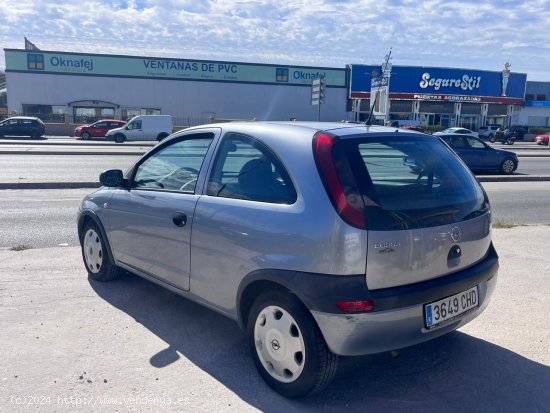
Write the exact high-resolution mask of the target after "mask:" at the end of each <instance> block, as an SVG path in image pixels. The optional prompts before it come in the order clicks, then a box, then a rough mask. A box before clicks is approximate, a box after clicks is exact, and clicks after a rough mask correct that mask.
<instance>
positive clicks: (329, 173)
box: [313, 132, 366, 228]
mask: <svg viewBox="0 0 550 413" xmlns="http://www.w3.org/2000/svg"><path fill="white" fill-rule="evenodd" d="M338 141H339V139H338V137H337V136H335V135H333V134H331V133H328V132H319V133H317V135H316V136H315V139H314V141H313V152H314V155H315V162H316V163H317V169H318V170H319V174H320V175H321V179H322V180H323V184H324V185H325V189H326V191H327V194H328V196H329V198H330V200H331V202H332V205H334V208H335V209H336V212H337V213H338V215H340V217H342V219H343V220H344V221H346V222H347V223H348V224H351V225H353V226H355V227H358V228H366V219H365V203H364V200H363V197H362V195H361V193H360V191H359V189H358V187H357V183H356V182H355V178H354V177H353V173H352V171H351V167H350V165H349V162H348V161H347V159H346V155H345V153H344V150H343V148H338V147H337V145H336V144H337V142H338Z"/></svg>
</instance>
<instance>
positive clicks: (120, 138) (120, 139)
mask: <svg viewBox="0 0 550 413" xmlns="http://www.w3.org/2000/svg"><path fill="white" fill-rule="evenodd" d="M124 140H125V137H124V135H122V134H118V135H115V142H116V143H123V142H124Z"/></svg>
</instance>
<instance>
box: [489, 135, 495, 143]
mask: <svg viewBox="0 0 550 413" xmlns="http://www.w3.org/2000/svg"><path fill="white" fill-rule="evenodd" d="M496 141H497V138H495V135H491V136H489V142H491V143H495V142H496Z"/></svg>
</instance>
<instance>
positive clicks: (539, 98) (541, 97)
mask: <svg viewBox="0 0 550 413" xmlns="http://www.w3.org/2000/svg"><path fill="white" fill-rule="evenodd" d="M536 100H546V95H537V99H536Z"/></svg>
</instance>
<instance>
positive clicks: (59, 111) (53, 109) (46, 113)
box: [22, 104, 65, 123]
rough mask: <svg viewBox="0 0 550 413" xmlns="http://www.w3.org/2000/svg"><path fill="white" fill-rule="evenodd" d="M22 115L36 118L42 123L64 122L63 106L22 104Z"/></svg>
mask: <svg viewBox="0 0 550 413" xmlns="http://www.w3.org/2000/svg"><path fill="white" fill-rule="evenodd" d="M22 106H23V115H25V116H36V117H37V118H40V119H42V120H43V121H44V122H60V123H63V122H65V106H61V105H59V106H57V105H32V104H23V105H22Z"/></svg>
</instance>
